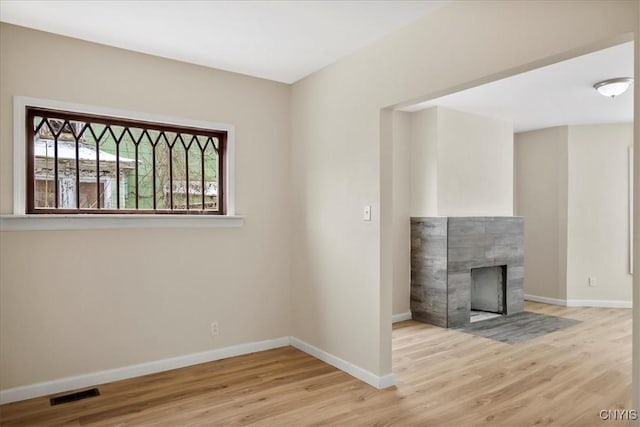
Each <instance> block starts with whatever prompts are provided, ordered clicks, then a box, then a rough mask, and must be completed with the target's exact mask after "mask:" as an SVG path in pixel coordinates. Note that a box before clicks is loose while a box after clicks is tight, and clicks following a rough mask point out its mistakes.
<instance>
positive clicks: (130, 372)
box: [0, 337, 395, 404]
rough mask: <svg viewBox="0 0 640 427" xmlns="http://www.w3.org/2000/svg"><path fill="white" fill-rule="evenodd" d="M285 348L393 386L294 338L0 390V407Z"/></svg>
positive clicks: (391, 379)
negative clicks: (300, 351)
mask: <svg viewBox="0 0 640 427" xmlns="http://www.w3.org/2000/svg"><path fill="white" fill-rule="evenodd" d="M288 345H291V346H293V347H295V348H297V349H299V350H302V351H304V352H305V353H307V354H309V355H310V356H313V357H315V358H316V359H320V360H322V361H323V362H325V363H328V364H329V365H332V366H335V367H336V368H338V369H340V370H341V371H344V372H346V373H348V374H349V375H351V376H353V377H355V378H357V379H359V380H361V381H364V382H365V383H367V384H369V385H371V386H373V387H376V388H378V389H382V388H387V387H391V386H392V385H394V384H395V377H394V376H393V374H388V375H384V376H382V377H380V376H377V375H374V374H372V373H371V372H369V371H367V370H365V369H363V368H360V367H359V366H356V365H354V364H352V363H350V362H347V361H346V360H343V359H340V358H339V357H336V356H334V355H332V354H330V353H327V352H326V351H324V350H321V349H319V348H317V347H314V346H312V345H311V344H307V343H306V342H304V341H302V340H299V339H297V338H295V337H280V338H275V339H271V340H266V341H258V342H252V343H247V344H239V345H234V346H231V347H225V348H220V349H216V350H210V351H203V352H201V353H193V354H187V355H184V356H178V357H172V358H169V359H162V360H155V361H152V362H146V363H140V364H137V365H130V366H123V367H121V368H115V369H108V370H105V371H98V372H92V373H89V374H83V375H77V376H73V377H66V378H60V379H57V380H53V381H47V382H41V383H36V384H30V385H26V386H21V387H15V388H10V389H6V390H0V404H5V403H11V402H17V401H19V400H26V399H32V398H34V397H40V396H47V395H50V394H55V393H62V392H65V391H69V390H74V389H78V388H83V387H93V386H96V385H99V384H104V383H108V382H112V381H119V380H125V379H128V378H134V377H139V376H142V375H148V374H154V373H156V372H163V371H169V370H171V369H178V368H184V367H185V366H192V365H198V364H200V363H207V362H212V361H214V360H220V359H226V358H228V357H234V356H242V355H243V354H249V353H255V352H258V351H265V350H271V349H274V348H279V347H286V346H288Z"/></svg>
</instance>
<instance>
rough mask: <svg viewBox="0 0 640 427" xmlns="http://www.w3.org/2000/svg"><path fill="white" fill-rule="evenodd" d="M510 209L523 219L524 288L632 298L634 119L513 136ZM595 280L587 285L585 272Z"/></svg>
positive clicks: (553, 294)
mask: <svg viewBox="0 0 640 427" xmlns="http://www.w3.org/2000/svg"><path fill="white" fill-rule="evenodd" d="M515 141H516V156H515V158H516V211H517V214H518V215H522V216H524V218H525V254H526V256H525V293H527V294H529V295H535V296H540V297H547V298H557V299H562V300H564V299H568V300H574V301H580V300H589V301H631V296H632V292H631V291H632V276H631V275H630V274H629V261H630V258H629V255H630V254H629V200H628V194H629V193H628V192H629V157H628V149H629V147H631V146H632V145H633V125H632V124H615V125H589V126H562V127H556V128H550V129H543V130H539V131H533V132H525V133H521V134H517V135H516V137H515ZM589 277H594V278H596V281H597V285H596V286H589V284H588V278H589Z"/></svg>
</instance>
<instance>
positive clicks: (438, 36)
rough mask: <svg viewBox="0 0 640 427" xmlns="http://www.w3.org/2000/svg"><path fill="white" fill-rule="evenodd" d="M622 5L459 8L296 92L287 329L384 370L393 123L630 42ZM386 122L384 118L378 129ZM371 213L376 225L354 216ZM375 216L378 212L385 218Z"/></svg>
mask: <svg viewBox="0 0 640 427" xmlns="http://www.w3.org/2000/svg"><path fill="white" fill-rule="evenodd" d="M636 8H637V4H636V2H627V1H566V2H560V1H557V2H538V1H518V2H454V3H453V4H450V5H448V6H446V7H443V8H441V9H438V10H437V11H436V12H434V13H433V14H432V15H431V16H428V17H426V18H425V19H423V20H421V21H419V22H417V23H415V24H413V25H410V26H408V27H406V28H405V29H402V30H400V31H398V32H396V33H394V34H392V35H390V36H388V37H385V38H383V39H382V40H380V41H379V42H377V43H375V44H373V45H371V46H369V47H366V48H364V49H362V50H360V51H359V52H357V53H355V54H353V55H350V56H348V57H347V58H344V59H343V60H341V61H338V62H337V63H335V64H333V65H331V66H329V67H327V68H325V69H323V70H321V71H319V72H316V73H314V74H312V75H311V76H309V77H307V78H305V79H303V80H301V81H299V82H297V83H295V84H294V85H293V90H292V97H291V101H292V104H291V111H292V121H291V126H292V128H291V129H292V134H291V138H292V149H291V170H292V182H293V183H294V185H293V195H292V197H293V212H294V219H293V234H294V238H293V248H292V249H293V251H292V253H293V263H292V265H293V306H294V313H293V320H294V334H295V335H296V336H297V337H299V338H301V339H303V340H305V341H307V342H309V343H311V344H313V345H316V346H318V347H320V348H322V349H324V350H326V351H328V352H330V353H333V354H335V355H337V356H339V357H341V358H343V359H345V360H346V361H348V362H351V363H353V364H355V365H358V366H360V367H362V368H364V369H367V370H369V371H371V372H372V373H375V374H378V375H385V374H388V373H390V372H391V362H390V360H391V358H390V354H391V341H390V334H389V328H390V326H389V324H390V316H391V307H390V305H388V307H389V308H388V310H387V309H386V307H387V304H386V302H385V301H384V298H385V295H387V294H388V293H390V292H391V288H392V279H391V277H392V275H391V274H389V273H388V271H387V270H388V269H390V268H392V262H391V261H390V260H391V259H392V254H391V251H388V254H387V253H386V249H382V248H387V247H391V245H392V236H391V233H389V232H388V230H390V229H391V228H392V224H391V221H392V219H391V217H387V216H386V215H384V212H385V209H386V207H385V206H387V205H390V204H391V203H392V192H391V191H389V188H390V187H391V179H392V178H391V175H390V174H387V173H386V170H387V169H388V168H389V166H388V165H387V163H391V162H392V159H391V158H390V157H388V156H386V155H385V154H386V153H388V152H389V150H388V147H387V146H390V145H391V139H392V138H391V137H390V136H388V135H386V134H385V133H384V132H381V131H382V130H385V129H387V127H388V126H389V123H387V121H390V120H391V118H390V117H389V115H388V114H382V115H381V114H380V110H381V109H383V108H385V107H389V106H394V105H399V104H401V103H402V104H404V105H408V103H413V102H415V101H420V100H425V99H427V98H432V97H435V96H438V95H443V94H446V93H450V92H453V91H456V90H460V89H463V88H466V87H470V86H474V85H477V84H479V83H481V82H486V81H490V80H494V79H496V78H499V77H505V76H508V75H512V74H515V73H518V72H522V71H526V70H530V69H532V68H535V67H537V66H542V65H546V64H549V63H552V62H556V61H558V60H560V59H565V58H568V57H571V56H575V55H577V54H578V53H586V52H588V51H590V50H595V49H597V48H602V47H606V46H608V45H611V44H613V43H615V42H619V41H623V40H628V37H629V33H631V32H632V31H634V29H635V28H636V27H637V12H636ZM381 121H382V122H381ZM364 204H371V205H372V206H373V221H372V222H369V223H365V222H363V221H362V220H361V212H362V206H363V205H364ZM381 213H382V214H383V215H381Z"/></svg>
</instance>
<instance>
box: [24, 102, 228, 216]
mask: <svg viewBox="0 0 640 427" xmlns="http://www.w3.org/2000/svg"><path fill="white" fill-rule="evenodd" d="M25 118H26V144H27V146H26V157H27V162H26V213H28V214H40V213H45V214H74V213H88V214H96V213H97V214H129V213H131V214H217V215H221V214H225V213H226V200H225V194H224V189H225V182H224V180H225V164H226V163H225V161H226V159H225V156H226V150H227V140H228V132H227V131H226V130H224V129H210V128H199V127H193V126H181V125H176V124H173V123H171V124H167V123H154V122H152V121H146V120H136V119H129V118H120V117H115V116H107V115H94V114H85V113H79V112H72V111H62V110H55V109H49V108H40V107H32V106H27V107H26V114H25Z"/></svg>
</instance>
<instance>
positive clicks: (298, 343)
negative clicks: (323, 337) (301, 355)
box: [291, 337, 396, 389]
mask: <svg viewBox="0 0 640 427" xmlns="http://www.w3.org/2000/svg"><path fill="white" fill-rule="evenodd" d="M291 345H292V346H293V347H295V348H297V349H298V350H301V351H304V352H305V353H307V354H310V355H311V356H313V357H315V358H316V359H320V360H322V361H323V362H325V363H328V364H329V365H331V366H335V367H336V368H338V369H340V370H341V371H344V372H346V373H347V374H349V375H351V376H352V377H355V378H357V379H359V380H360V381H363V382H365V383H367V384H369V385H370V386H373V387H375V388H378V389H383V388H387V387H391V386H393V385H394V384H395V383H396V380H395V376H394V375H393V374H387V375H383V376H378V375H375V374H373V373H371V372H369V371H367V370H366V369H363V368H361V367H359V366H356V365H354V364H353V363H350V362H347V361H346V360H344V359H341V358H339V357H337V356H334V355H333V354H331V353H327V352H326V351H324V350H321V349H319V348H318V347H315V346H313V345H311V344H309V343H306V342H304V341H302V340H300V339H298V338H295V337H291Z"/></svg>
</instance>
